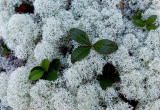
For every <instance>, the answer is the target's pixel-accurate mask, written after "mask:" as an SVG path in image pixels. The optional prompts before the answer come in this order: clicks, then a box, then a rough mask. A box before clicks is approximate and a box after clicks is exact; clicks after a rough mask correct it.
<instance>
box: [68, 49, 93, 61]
mask: <svg viewBox="0 0 160 110" xmlns="http://www.w3.org/2000/svg"><path fill="white" fill-rule="evenodd" d="M90 50H91V48H90V47H89V46H80V47H78V48H76V49H75V50H74V51H73V52H72V54H71V62H72V63H75V62H76V61H80V60H82V59H83V58H84V57H86V56H87V55H88V54H89V52H90Z"/></svg>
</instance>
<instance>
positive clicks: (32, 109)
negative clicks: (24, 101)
mask: <svg viewBox="0 0 160 110" xmlns="http://www.w3.org/2000/svg"><path fill="white" fill-rule="evenodd" d="M27 107H28V108H30V109H31V110H36V109H34V108H31V107H30V106H29V105H28V106H27Z"/></svg>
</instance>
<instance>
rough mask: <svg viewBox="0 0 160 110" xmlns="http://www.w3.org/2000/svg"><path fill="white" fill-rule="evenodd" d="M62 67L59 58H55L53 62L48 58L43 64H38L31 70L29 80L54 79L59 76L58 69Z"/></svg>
mask: <svg viewBox="0 0 160 110" xmlns="http://www.w3.org/2000/svg"><path fill="white" fill-rule="evenodd" d="M60 67H61V63H60V60H59V59H54V60H53V61H52V62H51V63H50V62H49V61H48V59H44V60H43V61H42V63H41V66H36V67H34V68H33V69H32V70H31V74H30V76H29V80H34V81H35V80H39V79H45V80H49V81H54V80H56V79H57V78H58V74H57V71H58V69H59V68H60Z"/></svg>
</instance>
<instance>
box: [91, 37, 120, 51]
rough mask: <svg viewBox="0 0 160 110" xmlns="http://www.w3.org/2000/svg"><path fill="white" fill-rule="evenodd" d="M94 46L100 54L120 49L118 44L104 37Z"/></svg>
mask: <svg viewBox="0 0 160 110" xmlns="http://www.w3.org/2000/svg"><path fill="white" fill-rule="evenodd" d="M93 48H94V49H95V50H96V51H97V52H98V53H100V54H110V53H113V52H115V51H116V50H117V49H118V46H117V44H116V43H114V42H112V41H110V40H108V39H103V40H99V41H98V42H96V43H95V44H94V45H93Z"/></svg>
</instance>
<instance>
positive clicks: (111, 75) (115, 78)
mask: <svg viewBox="0 0 160 110" xmlns="http://www.w3.org/2000/svg"><path fill="white" fill-rule="evenodd" d="M97 80H98V81H99V83H100V86H101V87H102V89H103V90H105V89H106V88H107V87H110V86H112V85H113V84H114V83H115V82H119V81H120V77H119V74H118V72H117V71H116V69H115V67H114V66H113V65H112V64H110V63H107V64H105V66H104V67H103V71H102V75H98V76H97Z"/></svg>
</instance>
